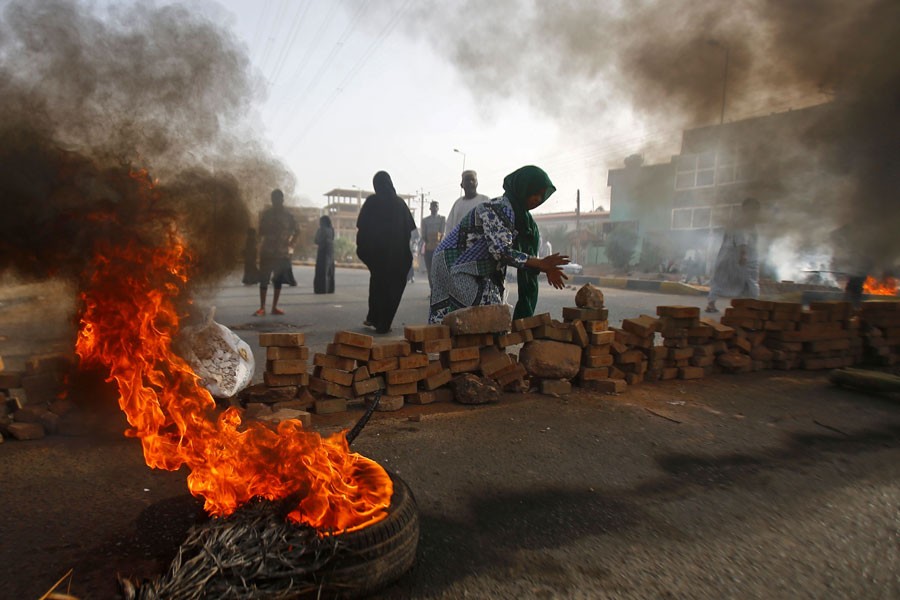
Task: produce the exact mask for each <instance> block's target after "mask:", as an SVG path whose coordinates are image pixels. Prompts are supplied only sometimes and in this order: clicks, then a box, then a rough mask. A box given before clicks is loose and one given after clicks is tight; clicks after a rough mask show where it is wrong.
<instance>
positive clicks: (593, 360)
mask: <svg viewBox="0 0 900 600" xmlns="http://www.w3.org/2000/svg"><path fill="white" fill-rule="evenodd" d="M581 362H582V364H583V365H584V366H586V367H594V368H597V367H610V366H612V364H613V356H612V354H603V355H600V356H590V355H588V354H585V355H583V356H582V358H581Z"/></svg>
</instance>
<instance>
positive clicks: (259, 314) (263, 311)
mask: <svg viewBox="0 0 900 600" xmlns="http://www.w3.org/2000/svg"><path fill="white" fill-rule="evenodd" d="M253 316H254V317H264V316H266V309H264V308H261V309H259V310H258V311H256V312H255V313H253Z"/></svg>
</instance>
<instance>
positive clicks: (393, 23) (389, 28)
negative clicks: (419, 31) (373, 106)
mask: <svg viewBox="0 0 900 600" xmlns="http://www.w3.org/2000/svg"><path fill="white" fill-rule="evenodd" d="M411 2H412V0H406V2H405V3H404V4H403V5H402V6H401V7H400V8H399V9H397V12H395V13H394V16H393V17H392V18H391V20H390V21H389V22H388V24H387V25H386V26H385V27H384V28H383V29H382V30H381V32H380V33H379V35H378V37H376V38H375V40H374V41H373V42H372V43H371V44H370V45H369V48H368V49H367V50H366V52H365V53H364V54H363V55H362V57H361V58H360V59H359V60H358V61H357V62H356V65H354V67H353V68H352V69H351V70H350V72H349V73H348V74H347V76H346V77H344V79H343V80H342V81H341V83H340V84H339V85H338V87H336V88H335V89H334V91H333V92H332V93H331V95H330V96H329V97H328V98H327V99H326V100H325V102H323V103H322V104H321V105H320V106H319V109H318V110H317V111H316V112H315V114H314V115H313V117H312V118H311V119H310V120H309V122H308V123H307V125H306V127H305V128H304V129H303V130H302V131H301V132H300V134H299V135H298V136H297V137H296V138H295V139H294V141H293V143H292V144H291V145H290V147H289V148H288V150H287V153H288V154H289V153H290V152H292V151H293V149H294V148H296V146H297V144H299V143H300V142H301V141H302V140H303V138H304V137H306V134H307V133H309V131H310V130H311V129H312V128H313V127H314V126H315V125H316V124H317V123H318V122H319V120H320V118H321V116H322V115H323V114H324V113H325V111H326V110H327V109H328V108H329V107H330V106H331V104H332V103H333V102H334V100H335V99H336V98H337V97H338V96H339V95H340V94H341V93H342V92H343V91H344V89H345V88H346V87H347V85H348V84H349V83H350V81H351V80H352V79H353V78H354V77H355V76H356V74H357V73H359V71H360V70H361V69H362V68H363V66H365V64H366V62H368V60H369V59H370V58H371V57H372V55H373V54H375V51H376V50H378V48H379V47H380V46H381V44H382V43H383V42H384V40H386V39H387V38H388V37H389V36H390V34H391V33H393V31H394V29H395V28H396V27H397V24H398V23H399V22H400V17H401V16H402V15H403V13H404V12H406V9H407V8H408V7H409V5H410V4H411Z"/></svg>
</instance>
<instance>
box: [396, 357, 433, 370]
mask: <svg viewBox="0 0 900 600" xmlns="http://www.w3.org/2000/svg"><path fill="white" fill-rule="evenodd" d="M427 366H428V355H427V354H410V355H409V356H401V357H399V358H398V359H397V368H398V369H421V368H422V367H427Z"/></svg>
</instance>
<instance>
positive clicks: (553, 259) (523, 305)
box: [428, 165, 569, 323]
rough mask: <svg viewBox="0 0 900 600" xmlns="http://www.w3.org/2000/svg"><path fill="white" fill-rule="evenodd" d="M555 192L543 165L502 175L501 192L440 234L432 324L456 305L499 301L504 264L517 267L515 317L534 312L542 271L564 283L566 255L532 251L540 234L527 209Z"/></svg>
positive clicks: (555, 282)
mask: <svg viewBox="0 0 900 600" xmlns="http://www.w3.org/2000/svg"><path fill="white" fill-rule="evenodd" d="M555 191H556V187H554V185H553V183H552V182H551V181H550V178H549V177H548V176H547V174H546V173H545V172H544V171H543V170H542V169H540V168H538V167H535V166H530V165H529V166H526V167H522V168H521V169H517V170H516V171H513V172H512V173H510V174H509V175H507V176H506V178H504V180H503V192H504V194H503V196H501V197H499V198H495V199H493V200H491V201H490V202H485V203H484V204H481V205H479V206H476V207H475V208H474V209H472V210H471V211H470V212H469V214H467V215H466V216H465V217H464V218H463V220H462V222H461V223H460V224H459V225H458V226H457V227H456V228H455V229H453V230H452V231H450V232H448V233H447V234H446V235H445V236H444V239H443V241H442V242H441V243H440V245H438V247H437V250H435V253H434V258H433V259H432V266H431V268H432V282H431V286H432V287H431V313H430V315H429V317H428V320H429V322H430V323H439V322H440V321H441V320H442V319H443V318H444V316H446V315H447V314H448V313H450V312H452V311H454V310H456V309H458V308H463V307H466V306H476V305H481V304H500V303H501V302H503V292H504V282H505V279H506V268H507V266H514V267H516V268H517V269H518V282H519V300H518V302H517V303H516V309H515V312H514V315H513V318H516V319H520V318H522V317H529V316H531V315H533V314H534V309H535V306H536V305H537V298H538V275H539V274H540V273H546V275H547V281H549V282H550V285H552V286H553V287H555V288H557V289H561V288H562V287H563V286H564V285H565V284H564V280H565V279H567V277H566V275H565V274H564V273H563V272H562V269H561V268H560V267H561V266H562V265H565V264H567V263H568V262H569V257H568V256H560V254H558V253H557V254H551V255H550V256H547V257H544V258H538V257H537V256H536V255H537V252H538V244H539V238H540V235H539V233H538V227H537V224H536V223H535V222H534V219H533V218H532V217H531V212H530V211H531V210H533V209H535V208H537V207H538V206H540V205H541V204H543V203H544V202H545V201H546V200H547V198H549V197H550V195H551V194H553V192H555Z"/></svg>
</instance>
